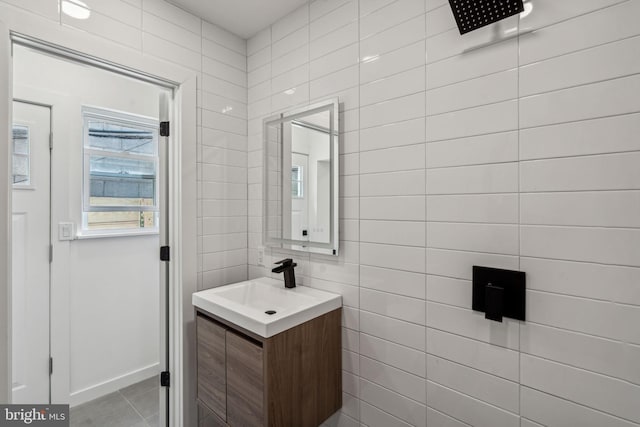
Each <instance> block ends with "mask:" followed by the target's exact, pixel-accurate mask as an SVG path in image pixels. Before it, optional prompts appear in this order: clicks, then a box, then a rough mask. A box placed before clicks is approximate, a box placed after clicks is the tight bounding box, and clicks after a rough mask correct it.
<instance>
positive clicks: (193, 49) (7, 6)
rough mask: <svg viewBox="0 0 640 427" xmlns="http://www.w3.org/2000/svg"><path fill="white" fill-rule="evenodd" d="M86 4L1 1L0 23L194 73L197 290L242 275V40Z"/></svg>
mask: <svg viewBox="0 0 640 427" xmlns="http://www.w3.org/2000/svg"><path fill="white" fill-rule="evenodd" d="M87 3H88V4H89V6H90V7H91V8H92V9H93V10H92V15H91V18H90V19H89V20H87V21H77V20H74V19H71V18H69V17H67V16H64V15H60V13H59V10H58V1H57V0H42V1H38V2H31V1H29V2H23V1H19V0H2V1H0V16H2V18H0V19H2V20H5V18H10V19H11V20H12V22H16V23H18V24H19V26H20V28H25V29H26V28H31V29H33V33H36V34H37V33H39V32H40V31H39V30H38V29H39V28H47V29H53V28H57V29H59V30H56V31H57V33H56V34H58V35H59V42H60V43H63V44H65V43H69V44H71V45H78V44H81V43H80V42H79V41H80V40H91V42H92V43H94V45H95V46H101V47H102V48H103V49H104V51H103V52H102V53H101V54H100V55H101V56H104V57H105V58H107V59H112V60H115V61H116V62H118V60H120V59H122V58H126V59H127V60H130V62H131V63H141V64H142V63H143V62H144V61H143V60H142V59H141V58H142V55H144V56H145V57H146V58H148V61H149V62H151V63H164V64H166V68H167V69H168V70H170V71H171V73H173V74H179V73H178V70H183V69H188V70H190V71H191V72H194V73H196V74H197V76H198V82H197V86H198V107H197V108H198V109H197V114H198V122H197V129H198V141H197V156H198V160H197V164H195V165H194V168H197V174H198V199H199V201H198V206H197V210H198V215H197V219H195V220H196V221H197V224H198V267H197V268H198V287H200V288H202V287H209V286H215V285H219V284H222V283H225V282H228V281H235V280H239V279H242V278H244V277H246V275H247V269H246V245H247V243H246V241H247V239H246V236H247V234H246V229H247V225H246V212H247V210H246V206H247V203H246V97H247V91H246V43H245V41H244V40H242V39H240V38H239V37H236V36H234V35H232V34H230V33H228V32H227V31H224V30H222V29H220V28H218V27H216V26H214V25H212V24H210V23H208V22H205V21H203V20H202V19H200V18H199V17H196V16H193V15H191V14H189V13H187V12H184V11H183V10H181V9H178V8H176V7H175V6H173V5H171V4H169V3H167V2H165V1H163V0H114V1H109V2H97V1H91V2H87ZM62 24H64V25H62ZM25 32H27V33H30V32H31V31H26V30H25ZM141 54H142V55H141ZM214 58H215V59H214ZM227 107H232V109H229V108H227ZM189 142H190V141H185V143H189ZM183 173H189V171H183ZM188 220H189V219H188V218H185V221H188ZM185 298H187V297H185ZM190 308H191V307H190V305H188V304H187V307H185V310H188V312H185V313H184V317H185V322H187V323H186V326H185V340H186V341H185V349H186V351H185V355H184V357H185V363H186V364H187V366H188V367H189V368H190V369H192V368H193V364H194V360H195V359H194V354H193V352H192V349H193V339H194V335H193V330H194V328H193V322H191V321H190V320H189V319H190V318H192V313H191V311H190ZM187 374H188V375H193V371H192V370H191V371H189V372H187ZM191 381H192V380H191V379H190V378H187V379H186V380H185V384H186V387H187V388H186V390H185V396H186V398H185V420H184V424H185V425H191V417H192V416H194V414H195V400H194V388H193V387H194V383H193V382H191Z"/></svg>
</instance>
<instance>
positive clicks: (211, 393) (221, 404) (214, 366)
mask: <svg viewBox="0 0 640 427" xmlns="http://www.w3.org/2000/svg"><path fill="white" fill-rule="evenodd" d="M196 330H197V332H196V333H197V343H198V344H197V347H198V348H197V358H198V364H197V367H198V376H197V377H198V399H199V400H200V401H201V402H202V403H203V404H205V405H206V406H207V407H208V408H209V409H211V410H212V411H213V412H214V413H215V414H216V415H217V416H218V417H220V418H221V419H222V420H226V419H227V374H226V360H225V358H226V354H225V347H226V330H225V328H224V327H222V326H220V325H218V324H216V323H214V322H212V321H210V320H208V319H207V318H205V317H202V316H197V320H196Z"/></svg>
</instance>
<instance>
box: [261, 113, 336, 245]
mask: <svg viewBox="0 0 640 427" xmlns="http://www.w3.org/2000/svg"><path fill="white" fill-rule="evenodd" d="M337 118H338V103H337V101H331V102H325V103H321V104H316V105H313V106H310V107H307V108H305V109H304V110H299V111H295V112H292V113H287V114H282V115H278V116H276V117H273V118H270V119H267V120H265V126H264V132H265V133H264V135H265V166H266V167H265V217H264V234H265V245H267V246H272V247H279V248H287V249H294V250H303V251H310V252H320V253H328V254H333V255H337V251H338V226H337V218H338V214H337V212H338V210H337V209H338V194H337V193H338V191H337V188H338V172H337V171H338V169H337V168H338V161H337V158H338V157H337V153H338V150H337V147H338V145H337V144H338V126H337V124H338V121H337Z"/></svg>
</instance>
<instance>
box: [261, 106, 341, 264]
mask: <svg viewBox="0 0 640 427" xmlns="http://www.w3.org/2000/svg"><path fill="white" fill-rule="evenodd" d="M322 111H329V121H330V127H329V146H330V171H331V172H330V184H329V185H330V195H329V200H330V218H329V222H330V224H329V226H330V229H329V236H330V240H329V243H320V242H311V241H300V240H290V239H283V238H273V237H271V238H270V237H269V235H268V233H267V218H268V216H267V205H268V203H267V200H268V199H267V191H268V188H269V170H268V167H267V165H268V144H269V142H268V140H267V135H268V134H267V128H268V127H269V126H274V125H275V126H278V125H279V126H282V124H283V123H284V122H290V121H293V120H295V119H297V118H302V117H305V116H308V115H311V114H315V113H320V112H322ZM339 116H340V114H339V101H338V98H334V99H330V100H326V101H322V102H317V103H314V104H310V105H307V106H305V107H301V108H297V109H294V110H291V111H286V112H283V113H279V114H276V115H273V116H271V117H267V118H266V119H264V120H263V123H262V142H263V145H262V148H263V155H262V165H263V182H262V243H263V245H264V246H266V247H270V248H277V249H288V250H294V251H301V252H305V253H319V254H324V255H334V256H338V250H339V243H340V233H339V229H340V227H339V200H340V197H339V188H340V187H339V185H340V180H339V176H340V175H339V174H340V172H339V171H340V169H339V165H340V162H339V160H340V152H339V143H340V118H339ZM282 173H283V174H284V170H283V171H282ZM289 173H290V171H289ZM284 178H285V177H283V179H284ZM287 179H291V178H290V177H289V178H287Z"/></svg>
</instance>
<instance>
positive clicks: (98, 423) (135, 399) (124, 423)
mask: <svg viewBox="0 0 640 427" xmlns="http://www.w3.org/2000/svg"><path fill="white" fill-rule="evenodd" d="M158 387H159V382H158V377H157V376H153V377H151V378H149V379H146V380H144V381H141V382H139V383H136V384H133V385H131V386H129V387H125V388H123V389H121V390H118V391H116V392H114V393H110V394H107V395H106V396H102V397H99V398H97V399H95V400H92V401H90V402H87V403H83V404H82V405H78V406H76V407H73V408H71V413H70V418H71V427H86V426H95V427H156V426H158V419H159V418H158V415H159V414H158V411H159V399H158Z"/></svg>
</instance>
